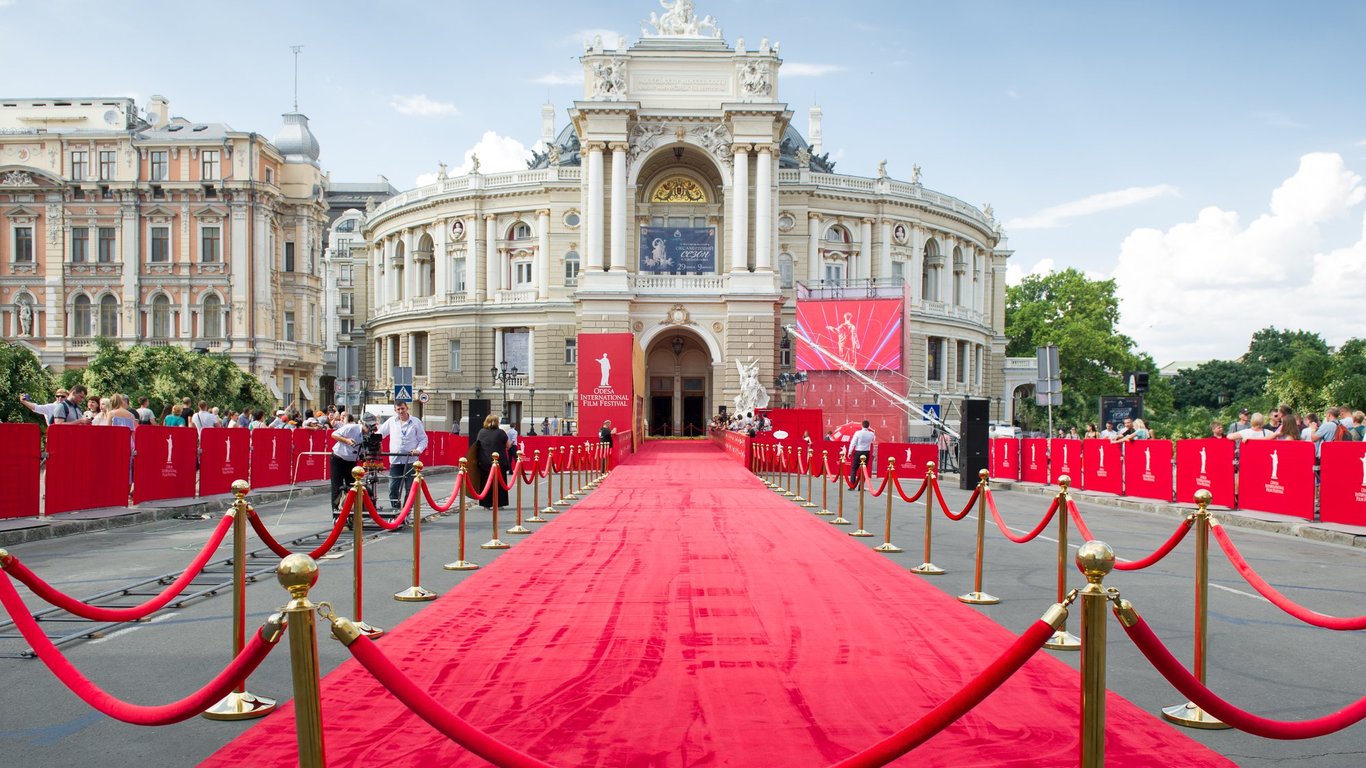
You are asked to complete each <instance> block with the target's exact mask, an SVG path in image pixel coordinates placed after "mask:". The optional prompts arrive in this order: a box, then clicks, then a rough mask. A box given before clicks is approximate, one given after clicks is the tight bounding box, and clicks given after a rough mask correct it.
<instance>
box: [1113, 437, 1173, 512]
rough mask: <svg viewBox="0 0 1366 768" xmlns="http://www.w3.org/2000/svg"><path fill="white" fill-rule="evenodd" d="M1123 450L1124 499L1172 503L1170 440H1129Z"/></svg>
mask: <svg viewBox="0 0 1366 768" xmlns="http://www.w3.org/2000/svg"><path fill="white" fill-rule="evenodd" d="M1120 445H1122V446H1123V447H1124V495H1125V496H1137V497H1138V498H1141V499H1158V500H1159V501H1171V500H1172V444H1171V441H1170V440H1130V441H1129V442H1127V443H1120Z"/></svg>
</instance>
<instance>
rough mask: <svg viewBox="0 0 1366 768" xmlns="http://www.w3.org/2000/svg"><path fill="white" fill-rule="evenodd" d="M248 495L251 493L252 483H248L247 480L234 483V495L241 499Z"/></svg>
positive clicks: (234, 481)
mask: <svg viewBox="0 0 1366 768" xmlns="http://www.w3.org/2000/svg"><path fill="white" fill-rule="evenodd" d="M248 493H251V483H248V482H247V481H246V480H233V481H232V495H234V496H236V497H237V498H239V499H240V498H242V497H243V496H246V495H247V494H248Z"/></svg>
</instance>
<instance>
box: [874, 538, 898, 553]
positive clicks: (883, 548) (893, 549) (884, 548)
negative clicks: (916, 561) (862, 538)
mask: <svg viewBox="0 0 1366 768" xmlns="http://www.w3.org/2000/svg"><path fill="white" fill-rule="evenodd" d="M873 549H874V550H875V551H877V552H889V553H891V554H896V553H897V552H905V551H906V550H904V549H902V548H901V547H898V546H897V545H895V544H893V543H892V542H890V541H888V542H885V543H883V544H879V545H877V546H876V547H873Z"/></svg>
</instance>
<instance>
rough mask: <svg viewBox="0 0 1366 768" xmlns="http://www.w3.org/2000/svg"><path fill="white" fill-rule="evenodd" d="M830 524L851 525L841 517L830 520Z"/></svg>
mask: <svg viewBox="0 0 1366 768" xmlns="http://www.w3.org/2000/svg"><path fill="white" fill-rule="evenodd" d="M830 524H831V525H853V523H851V522H849V521H848V520H845V519H844V518H842V517H837V518H835V519H834V520H831V521H830Z"/></svg>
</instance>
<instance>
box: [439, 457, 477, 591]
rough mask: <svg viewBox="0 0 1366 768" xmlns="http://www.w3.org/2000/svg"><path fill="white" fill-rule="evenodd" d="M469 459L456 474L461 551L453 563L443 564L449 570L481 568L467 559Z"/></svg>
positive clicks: (463, 460)
mask: <svg viewBox="0 0 1366 768" xmlns="http://www.w3.org/2000/svg"><path fill="white" fill-rule="evenodd" d="M469 461H470V460H469V459H466V458H462V459H461V460H460V470H459V471H458V472H456V474H455V487H456V491H457V494H456V495H457V496H458V497H459V498H460V551H459V552H458V553H456V560H455V562H453V563H446V564H445V565H443V566H441V567H442V568H444V569H446V570H448V571H476V570H479V564H478V563H471V562H470V561H468V560H466V559H465V504H466V502H467V501H468V499H466V498H465V483H467V482H469V481H468V480H467V479H466V478H467V477H468V476H469V475H468V473H469Z"/></svg>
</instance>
